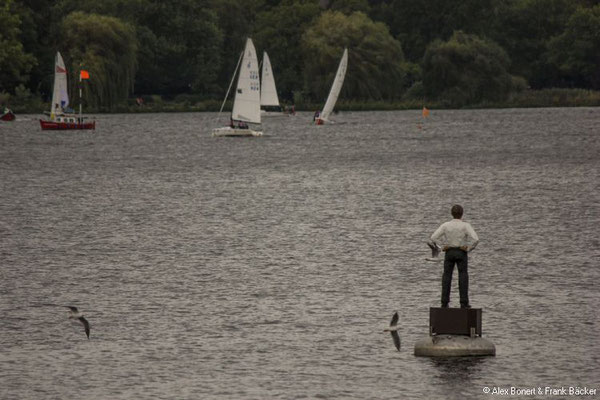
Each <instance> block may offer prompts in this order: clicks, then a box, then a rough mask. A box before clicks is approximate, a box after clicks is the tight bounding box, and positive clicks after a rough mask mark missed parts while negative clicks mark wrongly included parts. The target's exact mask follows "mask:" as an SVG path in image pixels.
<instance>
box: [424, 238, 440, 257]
mask: <svg viewBox="0 0 600 400" xmlns="http://www.w3.org/2000/svg"><path fill="white" fill-rule="evenodd" d="M427 246H429V248H430V249H431V257H427V258H426V260H427V261H441V260H442V259H441V258H440V252H441V251H442V248H441V247H440V246H438V245H437V243H435V242H433V241H431V242H427Z"/></svg>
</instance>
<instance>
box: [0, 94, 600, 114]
mask: <svg viewBox="0 0 600 400" xmlns="http://www.w3.org/2000/svg"><path fill="white" fill-rule="evenodd" d="M145 97H146V98H147V99H148V100H147V101H145V102H144V103H143V104H142V105H138V104H136V101H135V99H133V98H132V99H129V100H128V101H127V103H124V104H120V105H117V106H114V107H111V108H105V107H99V108H93V107H89V108H88V107H85V106H84V110H85V114H88V115H89V114H140V113H141V114H143V113H177V112H218V111H219V109H220V108H221V104H222V102H221V101H218V100H198V101H193V100H192V99H191V98H190V99H185V100H183V101H181V100H179V101H178V99H177V98H175V99H174V100H164V99H162V98H161V97H159V96H145ZM15 103H17V102H16V101H15ZM231 104H232V102H231V101H228V102H227V103H226V104H225V107H224V108H223V110H222V112H230V111H231ZM291 106H292V105H291V104H285V103H284V104H282V107H284V108H285V107H291ZM49 107H50V106H49V103H42V102H40V101H36V102H23V104H15V105H13V106H12V107H10V106H9V108H10V109H12V111H13V112H14V113H15V114H42V113H43V112H44V111H45V110H47V109H48V108H49ZM322 107H323V104H322V103H300V104H296V105H294V108H295V111H308V112H314V111H316V110H320V109H321V108H322ZM423 107H427V108H429V109H432V110H477V109H506V108H557V107H558V108H570V107H600V91H592V90H585V89H542V90H526V91H523V92H519V93H514V94H512V95H510V96H509V98H508V99H506V100H503V101H496V102H490V101H486V102H481V103H474V104H451V103H447V102H444V101H426V100H421V99H419V100H416V99H410V100H402V101H358V100H343V99H340V101H339V102H338V104H337V106H336V110H337V111H403V110H421V109H422V108H423Z"/></svg>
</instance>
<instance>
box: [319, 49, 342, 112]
mask: <svg viewBox="0 0 600 400" xmlns="http://www.w3.org/2000/svg"><path fill="white" fill-rule="evenodd" d="M347 67H348V49H347V48H346V49H344V54H343V55H342V59H341V60H340V65H339V66H338V69H337V72H336V74H335V79H334V81H333V85H331V90H330V91H329V96H328V97H327V101H326V102H325V107H323V111H321V113H320V114H319V119H320V120H322V121H327V120H328V118H329V115H330V114H331V112H332V111H333V108H334V107H335V103H336V102H337V99H338V96H339V95H340V91H341V90H342V85H343V84H344V78H345V77H346V68H347ZM321 123H322V122H321Z"/></svg>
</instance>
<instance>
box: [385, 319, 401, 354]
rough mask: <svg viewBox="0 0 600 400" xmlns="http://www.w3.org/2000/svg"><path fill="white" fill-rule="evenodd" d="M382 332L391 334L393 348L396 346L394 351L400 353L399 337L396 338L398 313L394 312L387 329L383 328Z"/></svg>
mask: <svg viewBox="0 0 600 400" xmlns="http://www.w3.org/2000/svg"><path fill="white" fill-rule="evenodd" d="M383 331H384V332H390V333H391V334H392V339H394V346H396V350H398V351H400V336H398V311H396V312H395V313H394V315H393V316H392V320H391V321H390V326H389V328H385V329H384V330H383Z"/></svg>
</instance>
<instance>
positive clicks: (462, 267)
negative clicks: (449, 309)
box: [442, 248, 469, 306]
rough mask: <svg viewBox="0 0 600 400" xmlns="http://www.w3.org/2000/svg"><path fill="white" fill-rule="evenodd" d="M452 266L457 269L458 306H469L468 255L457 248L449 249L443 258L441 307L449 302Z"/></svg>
mask: <svg viewBox="0 0 600 400" xmlns="http://www.w3.org/2000/svg"><path fill="white" fill-rule="evenodd" d="M454 264H456V266H457V268H458V291H459V292H460V305H461V306H467V305H469V273H468V271H467V267H468V265H469V256H468V253H467V252H466V251H464V250H461V249H458V248H450V249H448V250H447V251H446V255H445V256H444V274H443V275H442V306H447V305H448V303H449V302H450V286H451V285H450V284H451V283H452V272H453V271H454Z"/></svg>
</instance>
